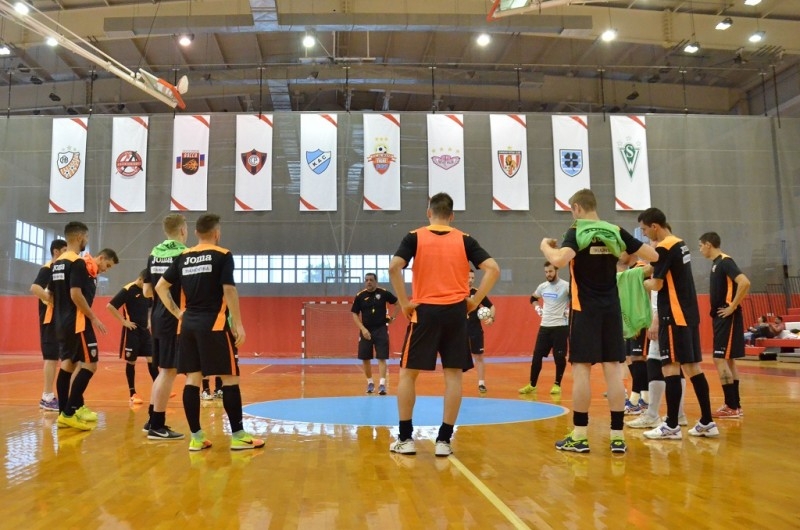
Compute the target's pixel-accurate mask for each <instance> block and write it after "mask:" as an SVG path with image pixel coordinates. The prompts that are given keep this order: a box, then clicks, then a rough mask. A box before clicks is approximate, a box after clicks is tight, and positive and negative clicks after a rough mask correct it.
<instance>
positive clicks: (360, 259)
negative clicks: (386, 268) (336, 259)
mask: <svg viewBox="0 0 800 530" xmlns="http://www.w3.org/2000/svg"><path fill="white" fill-rule="evenodd" d="M349 258H350V268H352V269H362V268H364V256H362V255H360V254H353V255H351V256H349Z"/></svg>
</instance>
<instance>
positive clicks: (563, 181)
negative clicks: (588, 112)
mask: <svg viewBox="0 0 800 530" xmlns="http://www.w3.org/2000/svg"><path fill="white" fill-rule="evenodd" d="M552 126H553V172H554V174H555V188H556V196H555V209H556V211H566V212H568V211H570V207H569V198H570V197H572V196H573V195H574V194H575V192H576V191H578V190H582V189H589V188H590V187H591V176H590V173H589V121H588V119H587V117H586V116H553V117H552Z"/></svg>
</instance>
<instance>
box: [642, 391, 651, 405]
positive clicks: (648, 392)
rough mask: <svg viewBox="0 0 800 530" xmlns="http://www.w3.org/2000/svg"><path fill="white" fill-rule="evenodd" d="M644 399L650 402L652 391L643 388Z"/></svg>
mask: <svg viewBox="0 0 800 530" xmlns="http://www.w3.org/2000/svg"><path fill="white" fill-rule="evenodd" d="M642 399H643V400H644V402H645V403H647V404H648V405H649V404H650V391H649V390H642Z"/></svg>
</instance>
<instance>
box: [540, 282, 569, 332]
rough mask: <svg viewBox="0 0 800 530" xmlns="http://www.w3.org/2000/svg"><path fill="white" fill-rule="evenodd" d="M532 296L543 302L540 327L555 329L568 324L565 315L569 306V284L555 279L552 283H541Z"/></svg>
mask: <svg viewBox="0 0 800 530" xmlns="http://www.w3.org/2000/svg"><path fill="white" fill-rule="evenodd" d="M533 296H535V297H536V298H541V299H542V301H543V302H544V307H543V308H542V323H541V326H542V327H545V328H555V327H558V326H566V325H567V324H568V321H567V317H566V316H565V313H566V311H567V307H568V306H569V284H568V283H567V282H566V281H565V280H562V279H561V278H556V280H555V281H554V282H542V283H540V284H539V287H537V288H536V291H534V293H533Z"/></svg>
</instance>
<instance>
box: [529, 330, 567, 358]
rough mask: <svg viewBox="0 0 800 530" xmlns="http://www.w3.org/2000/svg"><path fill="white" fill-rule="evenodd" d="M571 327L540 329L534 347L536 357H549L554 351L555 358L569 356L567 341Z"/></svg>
mask: <svg viewBox="0 0 800 530" xmlns="http://www.w3.org/2000/svg"><path fill="white" fill-rule="evenodd" d="M568 338H569V326H554V327H544V326H542V327H540V328H539V333H538V334H537V335H536V345H535V346H534V347H533V356H534V357H542V358H544V357H547V356H548V355H550V350H553V357H561V358H563V357H565V356H566V355H567V339H568Z"/></svg>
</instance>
